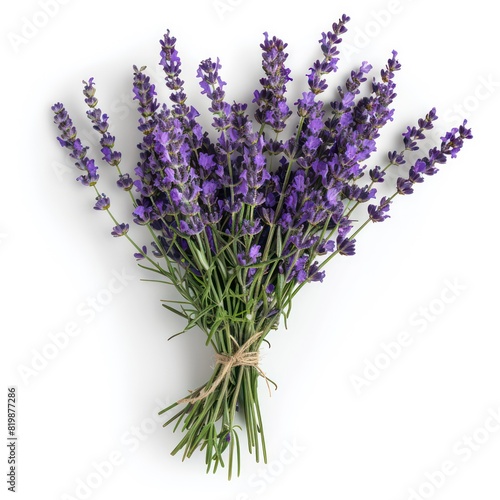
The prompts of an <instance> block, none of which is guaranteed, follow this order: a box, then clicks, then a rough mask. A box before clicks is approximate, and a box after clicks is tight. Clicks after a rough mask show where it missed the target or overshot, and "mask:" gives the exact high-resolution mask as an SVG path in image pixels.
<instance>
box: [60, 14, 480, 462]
mask: <svg viewBox="0 0 500 500" xmlns="http://www.w3.org/2000/svg"><path fill="white" fill-rule="evenodd" d="M348 21H349V18H348V17H347V16H345V15H344V16H342V17H341V18H340V19H339V20H338V22H336V23H334V24H333V25H332V27H331V30H330V31H328V32H326V33H323V34H322V35H321V38H320V40H319V43H320V48H321V54H322V56H321V58H320V59H318V60H317V61H315V62H314V63H313V64H312V66H311V68H310V69H309V72H308V73H307V75H306V78H307V86H308V89H307V90H306V91H305V92H303V93H302V95H301V97H300V98H298V99H297V100H296V102H295V103H294V106H295V110H292V108H291V107H290V106H289V104H288V102H287V99H286V92H287V84H288V82H290V81H291V78H290V69H289V68H288V67H287V65H286V62H287V57H288V54H287V53H286V51H285V50H286V48H287V44H286V43H284V42H283V41H282V40H280V39H279V38H277V37H270V36H269V35H268V34H267V33H264V41H263V43H262V45H261V49H262V70H263V72H264V76H263V77H262V78H261V80H260V85H261V87H260V88H259V89H257V90H255V92H254V94H253V100H252V102H251V104H250V105H247V104H246V103H238V102H233V103H230V102H228V101H227V100H226V94H225V90H224V89H225V86H226V83H225V82H224V80H223V77H222V74H221V71H222V66H221V64H220V61H219V59H216V60H212V59H206V60H204V61H202V62H201V63H200V65H199V68H198V71H197V77H198V79H199V84H200V87H201V93H202V94H204V95H206V97H207V99H208V110H209V112H210V113H211V114H212V117H213V121H212V126H213V129H214V133H215V134H214V137H211V136H210V135H209V134H208V132H206V131H204V130H203V129H202V127H201V125H200V123H199V122H198V116H199V113H198V111H197V110H196V109H194V108H193V107H192V106H189V105H188V104H187V96H186V93H185V91H184V81H183V80H182V79H181V60H180V57H179V54H178V52H177V50H176V39H175V38H174V37H173V36H171V35H170V32H167V33H166V34H165V36H164V38H163V39H162V40H161V41H160V44H161V53H160V56H161V61H160V64H161V66H162V68H163V70H164V73H165V82H166V86H167V88H168V89H169V90H170V91H171V94H170V96H169V99H170V103H169V104H165V103H160V102H159V100H158V93H157V90H156V87H155V85H154V84H153V83H152V82H151V79H150V77H149V76H148V75H147V74H146V73H145V69H146V68H144V67H142V68H138V67H135V66H134V73H133V95H134V100H136V101H137V109H138V113H139V124H138V128H139V130H140V132H141V133H142V139H141V142H140V144H138V149H139V160H138V162H137V164H136V166H135V169H134V171H133V174H132V173H122V171H121V170H120V164H121V160H122V155H121V153H120V152H119V151H117V150H116V149H115V137H114V136H112V135H111V134H110V132H109V131H108V129H109V117H108V115H106V114H105V113H103V112H102V111H101V109H100V108H98V101H97V98H96V97H95V85H94V80H93V78H90V79H89V81H88V82H84V89H83V93H84V97H85V103H86V104H87V106H88V108H89V109H88V111H87V116H88V118H89V119H90V121H91V123H92V126H93V128H94V129H95V130H96V131H97V132H98V133H99V134H100V136H101V137H100V145H101V154H102V160H103V161H104V162H106V163H107V164H108V165H109V166H111V167H114V168H116V170H117V175H118V180H117V186H118V187H119V188H120V189H121V190H123V191H125V192H128V195H129V196H130V198H131V202H132V205H133V211H132V213H131V216H132V220H133V222H135V223H136V224H137V225H139V226H144V227H146V229H147V230H148V231H149V237H150V238H151V240H152V241H151V243H150V245H149V246H148V245H144V244H142V245H139V244H137V243H135V242H134V240H132V239H131V237H130V235H129V234H128V231H129V224H127V223H124V222H122V223H120V222H118V221H117V220H116V219H115V218H114V216H113V214H112V212H111V210H110V206H111V203H110V198H109V197H108V196H106V195H105V194H104V193H102V192H100V191H99V189H98V180H99V174H98V173H97V172H98V168H97V166H96V161H95V160H93V159H91V158H89V157H88V148H87V147H85V146H83V145H82V143H81V141H80V139H78V138H77V131H76V129H75V127H74V125H73V122H72V120H71V119H70V117H69V115H68V113H67V111H66V109H65V108H64V106H63V105H62V104H61V103H57V104H55V105H54V106H53V108H52V110H53V112H54V121H55V123H56V124H57V126H58V128H59V131H60V136H59V137H58V140H59V142H60V144H61V145H62V146H63V147H65V148H67V149H68V150H69V152H70V156H71V157H72V158H73V159H74V160H75V161H76V166H77V168H78V169H80V170H81V171H82V174H81V175H80V176H79V177H78V179H77V180H79V181H80V182H81V183H82V184H84V185H85V186H90V187H92V188H93V189H94V191H95V193H96V203H95V206H94V208H95V209H96V210H103V211H107V212H108V213H109V215H110V216H111V217H112V219H113V222H114V227H113V228H112V231H111V234H112V235H113V236H116V237H118V236H124V235H125V236H126V237H127V238H128V239H129V240H130V241H131V243H132V244H133V245H134V247H135V253H134V255H135V257H136V258H137V259H138V260H139V261H142V262H143V263H142V264H140V265H141V267H144V268H145V269H149V270H151V271H154V272H158V273H160V274H162V275H163V276H164V277H166V278H167V279H168V280H169V283H171V284H173V285H174V286H175V287H176V288H177V290H178V291H179V293H180V294H181V295H182V297H183V298H184V299H185V300H184V302H182V304H184V305H181V306H180V307H173V306H171V305H168V304H164V305H165V307H167V308H168V309H169V310H172V311H174V312H176V313H177V314H180V315H181V316H183V317H184V318H185V319H186V320H187V327H186V329H189V328H191V327H193V326H198V327H200V328H201V329H202V330H203V331H205V332H206V334H207V344H208V343H212V345H213V346H214V348H215V350H216V352H217V353H218V354H221V355H227V356H231V355H232V354H234V352H235V351H237V349H238V347H239V346H242V345H244V344H245V342H246V341H248V339H249V338H252V339H253V338H254V336H255V335H256V334H259V333H260V335H257V336H258V340H257V341H255V342H254V343H253V344H252V350H257V349H258V348H259V346H260V344H261V342H262V341H263V340H264V339H265V336H266V335H267V333H269V331H270V330H271V329H275V328H277V326H278V323H279V319H280V316H283V317H284V318H285V320H286V318H287V316H288V314H289V312H290V307H291V303H292V299H293V297H294V296H295V295H296V293H297V292H298V290H299V289H300V288H302V286H303V285H304V284H305V283H308V282H315V281H323V279H324V277H325V270H324V268H325V265H326V264H327V263H328V262H329V261H330V260H331V258H332V257H334V256H336V255H353V254H354V253H355V250H356V237H357V235H358V234H359V232H360V231H361V230H362V229H363V228H364V227H365V226H366V225H367V224H369V223H371V222H382V221H384V220H386V219H387V218H388V217H389V212H390V209H391V205H392V203H393V200H394V198H395V197H396V196H398V195H409V194H412V193H413V192H414V189H415V185H416V184H419V183H421V182H423V180H424V178H425V176H428V175H434V174H435V173H436V172H437V171H438V166H439V165H442V164H444V163H445V162H446V161H447V159H448V158H449V157H451V158H455V157H456V155H457V153H458V152H459V151H460V149H461V148H462V146H463V144H464V141H465V140H466V139H470V138H471V137H472V135H471V132H470V129H468V128H467V124H466V122H465V121H464V123H463V124H461V125H460V126H458V127H457V128H453V129H452V130H450V131H449V132H447V133H446V134H445V135H444V136H443V137H442V138H441V144H440V145H436V146H434V147H432V148H431V149H430V150H428V151H424V152H422V153H421V154H419V152H420V151H421V145H422V144H423V139H425V137H426V136H425V134H426V133H427V131H429V130H431V129H432V128H433V127H434V122H435V120H436V119H437V115H436V111H435V109H432V110H430V111H429V112H428V113H427V115H426V116H425V117H423V118H421V119H420V120H418V121H417V124H416V125H415V126H409V127H408V128H407V130H406V131H405V132H403V133H402V141H401V146H400V148H399V150H395V151H390V152H388V154H387V163H386V164H385V165H376V166H374V167H373V168H368V167H367V163H366V162H367V161H368V160H369V159H370V157H371V155H372V154H373V153H374V152H375V151H376V143H377V139H378V137H379V136H380V132H381V129H382V127H384V125H386V124H387V123H388V122H389V121H392V120H393V114H394V108H393V107H392V105H393V101H394V98H395V97H396V93H395V87H396V84H395V75H396V72H397V71H399V70H400V68H401V65H400V63H399V61H398V59H397V52H396V51H393V52H392V54H391V55H390V57H389V59H388V60H387V64H386V65H385V67H384V68H383V69H382V70H381V71H380V74H379V75H378V76H372V77H371V80H370V81H368V78H369V75H370V73H371V72H372V70H373V68H372V66H371V65H370V64H368V63H367V62H363V63H362V64H361V65H360V66H359V68H356V69H354V70H353V71H351V73H350V76H349V77H348V78H347V80H346V81H345V82H343V84H342V85H339V86H338V87H337V92H336V93H335V99H334V100H333V101H331V102H330V101H328V100H321V99H320V96H321V94H324V93H325V91H326V90H327V89H328V83H327V79H328V75H329V74H331V73H334V72H336V71H337V67H338V66H337V65H338V62H339V58H338V56H339V47H340V44H341V41H342V35H344V34H345V32H346V24H347V22H348ZM291 120H295V121H294V125H293V126H291V127H290V126H289V125H290V123H289V122H290V121H291ZM287 126H289V128H293V131H292V132H291V133H289V134H288V136H286V137H284V135H285V130H286V129H287ZM388 169H393V170H399V177H398V178H397V180H396V182H395V184H394V186H393V187H392V188H390V187H388V188H387V189H388V190H389V192H390V193H391V194H386V195H384V196H379V193H378V191H379V189H378V188H379V185H380V184H382V183H384V182H385V183H386V184H387V182H386V172H387V170H388ZM391 189H392V192H391ZM360 220H361V222H358V221H360ZM144 260H146V261H149V266H148V265H147V264H144ZM221 369H222V368H221V367H220V366H218V367H216V371H215V373H217V372H218V371H219V372H220V370H221ZM232 370H234V373H232V374H231V376H228V380H227V382H226V383H224V385H223V387H217V388H216V389H213V388H212V392H213V393H214V394H212V393H210V394H209V395H208V396H206V399H205V400H203V401H198V400H193V402H188V404H187V406H186V409H185V410H184V411H181V412H180V413H179V414H178V415H177V416H176V417H175V418H181V417H184V418H185V419H186V420H185V422H186V423H185V428H187V429H188V434H187V436H188V438H185V439H184V440H182V441H181V443H180V445H179V447H178V448H177V449H176V450H174V452H175V451H178V450H179V449H180V448H182V447H185V448H186V453H187V454H188V456H189V455H190V454H191V453H192V452H193V450H194V449H195V448H196V447H197V446H198V445H202V447H203V446H207V464H208V465H209V466H210V464H211V463H212V462H215V463H222V458H221V456H220V452H221V451H222V449H225V447H227V446H229V447H230V448H231V449H232V447H233V446H234V442H235V440H234V439H232V437H233V436H234V437H235V438H236V436H237V435H236V433H235V425H234V411H235V408H236V407H237V405H238V404H239V402H241V401H243V406H244V407H245V419H246V422H247V427H248V428H249V431H248V432H249V443H250V448H256V450H257V453H258V439H257V436H258V435H261V434H262V429H261V425H260V424H259V422H260V412H259V409H258V402H257V396H256V393H255V390H256V389H255V387H254V385H253V384H254V382H255V380H256V377H258V376H259V372H258V371H257V370H256V369H255V367H239V366H235V367H234V368H233V369H232ZM214 376H215V375H214ZM213 380H214V379H212V380H211V381H210V382H209V383H208V384H207V387H209V386H210V384H211V383H212V382H213ZM221 385H222V384H221ZM204 393H205V391H204V390H203V389H202V388H200V389H198V390H197V391H194V393H193V394H194V395H195V396H196V394H204ZM195 401H196V402H195ZM221 401H222V403H221ZM176 404H177V403H176ZM176 404H175V405H176ZM175 405H173V406H175ZM210 405H212V406H210ZM215 410H216V411H215ZM192 415H197V416H199V419H198V420H196V419H195V418H192ZM219 418H222V426H221V430H220V431H217V432H216V431H215V430H214V429H215V421H216V420H217V419H219ZM186 439H187V440H186ZM262 439H263V438H262ZM217 443H218V444H217ZM262 447H264V442H263V440H262ZM214 450H215V451H214ZM214 453H215V455H214ZM264 453H265V451H264ZM231 456H232V454H231Z"/></svg>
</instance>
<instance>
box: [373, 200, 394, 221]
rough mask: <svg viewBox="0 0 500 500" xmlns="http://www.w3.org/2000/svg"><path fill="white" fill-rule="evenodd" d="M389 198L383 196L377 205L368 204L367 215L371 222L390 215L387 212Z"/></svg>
mask: <svg viewBox="0 0 500 500" xmlns="http://www.w3.org/2000/svg"><path fill="white" fill-rule="evenodd" d="M390 203H391V200H390V199H388V198H386V197H385V196H384V197H383V198H382V199H381V200H380V203H379V205H378V206H377V205H368V215H369V217H370V219H371V220H372V221H373V222H383V221H384V220H385V219H387V218H388V217H390V215H387V212H388V211H389V209H390V206H389V205H390Z"/></svg>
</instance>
